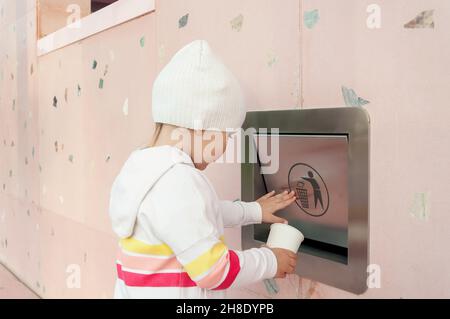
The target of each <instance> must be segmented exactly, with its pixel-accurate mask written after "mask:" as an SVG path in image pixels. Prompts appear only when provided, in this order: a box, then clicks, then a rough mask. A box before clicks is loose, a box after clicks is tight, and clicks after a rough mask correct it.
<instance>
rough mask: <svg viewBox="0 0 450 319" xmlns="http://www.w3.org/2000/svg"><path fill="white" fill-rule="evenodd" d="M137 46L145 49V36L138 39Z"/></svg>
mask: <svg viewBox="0 0 450 319" xmlns="http://www.w3.org/2000/svg"><path fill="white" fill-rule="evenodd" d="M139 45H140V46H141V48H143V47H145V36H142V37H141V38H140V39H139Z"/></svg>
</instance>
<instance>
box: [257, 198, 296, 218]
mask: <svg viewBox="0 0 450 319" xmlns="http://www.w3.org/2000/svg"><path fill="white" fill-rule="evenodd" d="M295 199H296V196H295V192H294V191H291V192H290V193H288V191H284V192H282V193H279V194H277V195H275V191H271V192H270V193H267V194H266V195H264V196H263V197H261V198H259V199H257V200H256V202H257V203H259V205H261V210H262V222H263V223H287V220H286V219H284V218H281V217H277V216H275V215H273V213H275V212H276V211H277V210H280V209H283V208H285V207H287V206H289V205H290V204H292V203H293V202H294V201H295Z"/></svg>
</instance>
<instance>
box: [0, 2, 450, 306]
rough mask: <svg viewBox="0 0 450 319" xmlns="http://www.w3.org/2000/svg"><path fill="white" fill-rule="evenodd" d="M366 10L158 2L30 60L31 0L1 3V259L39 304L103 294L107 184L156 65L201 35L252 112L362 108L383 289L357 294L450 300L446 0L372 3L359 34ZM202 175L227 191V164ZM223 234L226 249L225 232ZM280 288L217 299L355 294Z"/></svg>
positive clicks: (143, 110)
mask: <svg viewBox="0 0 450 319" xmlns="http://www.w3.org/2000/svg"><path fill="white" fill-rule="evenodd" d="M371 3H373V1H365V0H358V1H356V0H352V1H346V2H345V3H341V2H339V3H338V2H332V1H324V0H301V1H300V0H284V1H283V5H282V6H280V3H279V2H278V1H274V0H246V1H238V0H231V1H227V2H226V3H225V2H223V1H218V0H217V1H206V0H202V1H198V0H197V1H193V0H186V1H178V0H159V1H157V2H156V5H157V7H156V12H154V13H151V14H147V15H145V16H143V17H140V18H137V19H134V20H132V21H130V22H127V23H124V24H121V25H119V26H116V27H114V28H112V29H109V30H107V31H104V32H102V33H100V34H97V35H94V36H92V37H89V38H87V39H84V40H83V41H80V42H79V43H75V44H72V45H70V46H67V47H65V48H62V49H60V50H57V51H54V52H51V53H50V54H47V55H45V56H42V57H39V58H37V57H36V13H35V4H34V1H25V0H22V1H12V0H0V39H1V42H0V76H1V77H0V123H1V124H0V138H1V140H0V142H2V145H0V186H1V189H0V261H1V262H2V263H4V264H6V265H7V266H8V267H9V268H10V269H12V270H13V271H14V272H15V273H16V274H17V275H18V276H19V277H20V278H22V279H23V280H24V281H25V282H26V283H27V284H28V285H29V286H30V287H31V288H32V289H33V290H35V291H36V292H37V293H38V294H39V295H41V296H43V297H47V298H52V297H63V298H71V297H92V298H98V297H110V296H112V288H113V281H114V276H115V270H114V257H115V251H116V239H115V237H114V235H113V234H112V232H111V230H110V222H109V220H108V215H107V208H108V196H109V190H110V187H111V183H112V181H113V179H114V177H115V176H116V174H117V173H118V170H119V169H120V167H121V165H122V164H123V162H124V160H125V159H126V158H127V156H128V155H129V153H130V151H131V150H132V149H134V148H135V147H137V146H139V145H141V144H143V143H146V142H147V140H148V138H149V137H150V136H151V132H152V128H153V124H152V120H151V104H150V102H151V86H152V82H153V79H154V78H155V76H156V75H157V73H158V71H159V70H160V69H161V68H162V67H163V66H164V65H165V64H166V63H167V62H168V61H169V59H170V57H171V56H172V55H173V54H174V53H175V52H176V51H177V50H178V49H179V48H180V47H181V46H183V45H184V44H186V43H188V42H190V41H191V40H194V39H198V38H203V39H206V40H208V41H209V42H210V44H211V46H212V47H213V48H214V50H215V51H217V53H218V54H219V55H220V56H221V57H222V58H223V59H224V61H225V62H226V63H227V64H228V65H229V67H230V68H231V69H232V71H233V72H234V73H235V74H236V75H237V77H238V78H239V80H240V81H241V83H242V85H243V87H244V89H245V92H246V97H247V101H248V105H249V108H250V109H251V110H263V109H290V108H310V107H340V106H344V105H345V104H346V103H347V104H349V105H353V106H355V107H364V108H366V109H367V110H368V112H369V113H370V116H371V124H372V146H371V185H370V186H371V194H370V195H371V206H370V209H371V218H370V222H371V237H370V240H371V250H370V261H371V263H373V264H376V265H379V266H380V270H381V288H373V289H370V290H368V292H366V293H365V294H364V295H362V296H360V297H382V298H387V297H394V298H399V297H447V298H448V297H450V289H449V288H450V274H449V273H448V271H447V269H449V268H450V255H449V254H446V253H445V247H446V245H448V243H450V232H449V231H448V227H447V225H448V224H449V223H450V214H449V208H448V207H449V204H450V199H449V197H448V196H446V194H445V189H446V186H447V183H448V180H450V169H449V168H448V166H447V163H448V157H449V155H450V154H449V151H448V147H446V145H447V144H448V140H450V130H449V129H448V125H447V123H446V122H447V121H446V120H447V118H448V116H449V115H450V111H449V109H448V106H447V105H446V104H448V102H447V101H448V100H449V99H450V90H448V85H449V83H450V81H449V80H450V61H449V59H448V57H449V56H450V54H449V53H450V52H449V51H450V38H449V37H448V31H447V30H449V24H450V10H449V9H450V4H449V3H448V2H447V1H444V0H441V1H437V0H431V1H426V2H425V1H419V0H414V1H411V0H409V1H406V0H395V1H386V0H384V1H377V2H376V3H377V4H378V5H379V8H380V9H381V27H380V28H375V29H371V28H369V27H368V26H367V18H368V17H373V16H372V15H373V14H374V13H373V12H372V11H371V12H367V11H366V9H367V6H368V5H369V4H371ZM316 10H317V11H316ZM424 10H434V11H433V14H432V16H431V17H428V18H427V17H425V19H424V21H422V24H424V25H425V26H428V27H425V28H405V27H404V25H405V24H407V23H408V22H409V21H410V20H412V19H414V18H415V17H416V16H417V15H418V14H420V13H421V12H422V11H424ZM375 13H376V12H375ZM431 21H433V22H434V24H433V27H431V25H432V24H431ZM369 22H370V23H369V26H373V25H376V23H375V24H374V22H373V21H372V20H370V21H369ZM419 22H420V21H419ZM410 25H413V24H410ZM416 26H421V24H420V23H419V24H416ZM342 87H345V89H344V90H343V89H342ZM351 90H354V91H353V92H355V93H354V94H355V96H352V94H351V93H352V91H351ZM343 93H345V96H346V97H345V98H344V96H343V95H344V94H343ZM358 97H360V99H358ZM367 102H369V103H367ZM358 105H362V106H358ZM207 174H208V176H209V177H210V178H211V180H212V181H213V182H214V184H215V186H216V188H217V191H218V193H219V195H221V197H222V198H227V199H235V198H238V197H239V196H240V181H239V174H240V171H239V166H238V165H235V164H215V165H212V166H211V167H209V168H208V169H207ZM226 236H227V240H228V241H229V242H231V245H232V246H233V247H234V248H237V247H239V246H240V230H239V229H232V230H229V231H227V233H226ZM78 272H79V273H80V274H81V286H80V287H79V288H77V286H76V281H74V280H73V279H74V278H75V276H76V274H77V273H78ZM278 283H279V285H280V288H281V290H280V293H279V294H278V295H276V296H271V295H269V294H268V293H267V292H266V291H265V289H264V286H263V284H262V283H258V284H254V285H252V286H250V287H247V288H242V289H236V290H234V291H232V292H231V293H230V296H231V297H238V298H239V297H247V298H263V297H274V298H326V297H338V298H349V297H355V296H354V295H352V294H349V293H346V292H343V291H340V290H338V289H335V288H332V287H328V286H326V285H322V284H320V283H317V282H313V281H310V280H307V279H301V278H298V277H297V276H290V277H289V278H288V279H285V280H279V281H278Z"/></svg>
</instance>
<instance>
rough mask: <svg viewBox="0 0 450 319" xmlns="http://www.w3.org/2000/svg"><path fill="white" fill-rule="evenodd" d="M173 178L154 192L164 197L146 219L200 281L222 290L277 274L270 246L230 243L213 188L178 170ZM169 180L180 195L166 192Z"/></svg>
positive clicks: (194, 278) (193, 278)
mask: <svg viewBox="0 0 450 319" xmlns="http://www.w3.org/2000/svg"><path fill="white" fill-rule="evenodd" d="M173 173H176V171H174V172H173ZM166 182H167V183H169V184H170V185H165V183H166ZM170 182H171V179H170V175H169V178H168V179H166V180H164V179H162V180H161V181H160V182H158V184H157V186H158V188H159V190H158V189H154V191H155V193H154V195H155V198H158V199H159V200H158V203H157V204H155V205H154V206H153V207H151V209H149V210H147V211H145V212H144V214H145V215H146V216H147V222H146V224H147V225H148V227H149V228H150V229H151V232H152V233H154V234H155V235H156V236H157V237H158V239H160V240H161V241H162V242H164V243H165V244H166V245H168V246H169V247H170V249H171V250H172V251H173V252H174V255H175V257H176V258H177V260H178V261H179V262H180V264H181V265H182V266H183V268H184V269H185V271H186V272H187V274H188V275H189V277H190V278H191V279H192V280H193V281H194V282H195V283H196V285H197V286H199V287H201V288H206V289H215V290H222V289H227V288H230V287H236V286H240V285H241V284H242V285H245V284H249V283H251V282H255V281H259V280H262V279H266V278H271V277H273V276H274V275H275V272H276V258H275V255H274V254H273V252H272V251H271V250H270V249H268V248H254V249H251V250H247V251H236V250H232V249H229V247H228V246H227V245H226V244H225V242H224V240H223V237H221V235H222V234H220V233H219V230H218V229H217V228H216V226H215V222H214V221H215V218H216V215H215V213H214V212H213V211H212V210H213V209H214V207H215V206H214V205H213V202H212V198H211V197H212V196H211V195H209V194H210V189H208V186H205V184H203V183H202V180H201V179H196V178H195V176H194V178H193V177H192V176H185V175H184V174H182V172H178V174H177V183H176V184H173V183H170ZM172 182H173V181H172ZM169 186H170V188H171V194H176V197H175V198H164V194H163V193H162V190H164V189H168V188H167V187H169ZM160 191H161V192H160Z"/></svg>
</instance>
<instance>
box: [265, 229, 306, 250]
mask: <svg viewBox="0 0 450 319" xmlns="http://www.w3.org/2000/svg"><path fill="white" fill-rule="evenodd" d="M304 238H305V237H304V236H303V234H302V233H301V232H300V231H299V230H298V229H297V228H295V227H292V226H289V225H287V224H281V223H275V224H272V225H270V233H269V238H267V243H266V244H267V246H268V247H270V248H284V249H288V250H290V251H292V252H294V253H295V254H296V253H297V252H298V248H299V247H300V244H301V243H302V241H303V239H304Z"/></svg>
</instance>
